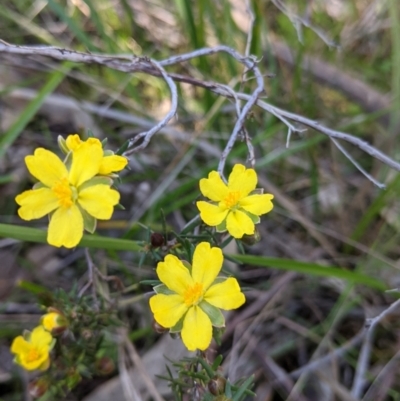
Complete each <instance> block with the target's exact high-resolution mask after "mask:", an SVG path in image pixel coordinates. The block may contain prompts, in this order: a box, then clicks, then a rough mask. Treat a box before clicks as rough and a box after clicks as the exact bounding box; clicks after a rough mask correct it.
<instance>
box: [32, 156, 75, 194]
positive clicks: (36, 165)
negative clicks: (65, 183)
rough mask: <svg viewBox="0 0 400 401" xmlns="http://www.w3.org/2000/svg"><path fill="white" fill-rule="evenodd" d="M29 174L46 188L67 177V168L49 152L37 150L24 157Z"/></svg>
mask: <svg viewBox="0 0 400 401" xmlns="http://www.w3.org/2000/svg"><path fill="white" fill-rule="evenodd" d="M25 163H26V167H27V168H28V170H29V172H30V173H31V174H32V175H33V176H34V177H35V178H36V179H38V180H39V181H40V182H42V183H43V184H45V185H46V186H47V187H52V186H53V185H54V184H55V182H56V181H58V180H60V179H61V178H66V177H67V176H68V171H67V168H66V167H65V165H64V163H63V162H62V161H61V160H60V158H59V157H58V156H57V155H56V154H54V153H53V152H50V151H49V150H46V149H43V148H38V149H36V150H35V153H34V154H33V155H30V156H26V157H25Z"/></svg>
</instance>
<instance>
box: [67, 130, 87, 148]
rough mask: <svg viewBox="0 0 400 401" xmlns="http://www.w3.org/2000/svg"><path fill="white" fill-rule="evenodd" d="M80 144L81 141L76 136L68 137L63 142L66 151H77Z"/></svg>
mask: <svg viewBox="0 0 400 401" xmlns="http://www.w3.org/2000/svg"><path fill="white" fill-rule="evenodd" d="M82 142H83V141H82V140H81V138H80V137H79V135H78V134H74V135H68V136H67V139H66V140H65V144H66V145H67V147H68V149H69V150H72V151H75V150H76V149H78V148H79V146H80V145H81V143H82Z"/></svg>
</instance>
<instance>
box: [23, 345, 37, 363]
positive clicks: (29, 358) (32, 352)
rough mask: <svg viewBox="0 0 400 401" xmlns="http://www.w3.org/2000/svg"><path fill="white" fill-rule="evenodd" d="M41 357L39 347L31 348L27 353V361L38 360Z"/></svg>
mask: <svg viewBox="0 0 400 401" xmlns="http://www.w3.org/2000/svg"><path fill="white" fill-rule="evenodd" d="M39 358H40V352H39V351H38V349H37V348H31V349H30V350H29V351H28V353H27V355H26V361H27V362H33V361H36V360H38V359H39Z"/></svg>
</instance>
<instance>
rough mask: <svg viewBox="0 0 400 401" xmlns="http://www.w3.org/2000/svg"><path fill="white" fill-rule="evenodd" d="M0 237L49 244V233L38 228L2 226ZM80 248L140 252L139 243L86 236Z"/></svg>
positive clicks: (0, 225)
mask: <svg viewBox="0 0 400 401" xmlns="http://www.w3.org/2000/svg"><path fill="white" fill-rule="evenodd" d="M0 237H4V238H13V239H17V240H20V241H28V242H37V243H41V244H45V243H47V239H46V238H47V232H46V231H44V230H40V229H38V228H32V227H23V226H16V225H13V224H0ZM78 247H87V248H100V249H108V250H115V251H132V252H133V251H140V250H142V247H141V246H140V245H139V243H137V242H135V241H131V240H127V239H120V238H109V237H102V236H100V235H89V234H85V235H84V236H83V238H82V240H81V242H80V243H79V244H78Z"/></svg>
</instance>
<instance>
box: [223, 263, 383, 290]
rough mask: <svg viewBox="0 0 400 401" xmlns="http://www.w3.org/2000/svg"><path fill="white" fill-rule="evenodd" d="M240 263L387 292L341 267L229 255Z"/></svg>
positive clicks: (365, 277)
mask: <svg viewBox="0 0 400 401" xmlns="http://www.w3.org/2000/svg"><path fill="white" fill-rule="evenodd" d="M228 256H230V257H233V258H234V259H236V260H237V261H239V262H243V263H247V264H249V265H253V266H261V267H270V268H273V269H282V270H290V271H294V272H298V273H302V274H310V275H313V276H321V277H335V278H339V279H342V280H347V281H350V282H353V283H356V284H364V285H366V286H368V287H371V288H375V289H378V290H382V291H384V290H386V289H387V287H386V285H385V284H384V283H383V282H381V281H379V280H378V279H376V278H375V277H369V276H366V275H364V274H361V273H357V272H354V271H350V270H344V269H342V268H340V267H328V266H323V265H318V264H316V263H311V262H310V263H309V262H299V261H297V260H291V259H280V258H269V257H266V256H254V255H228Z"/></svg>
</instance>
